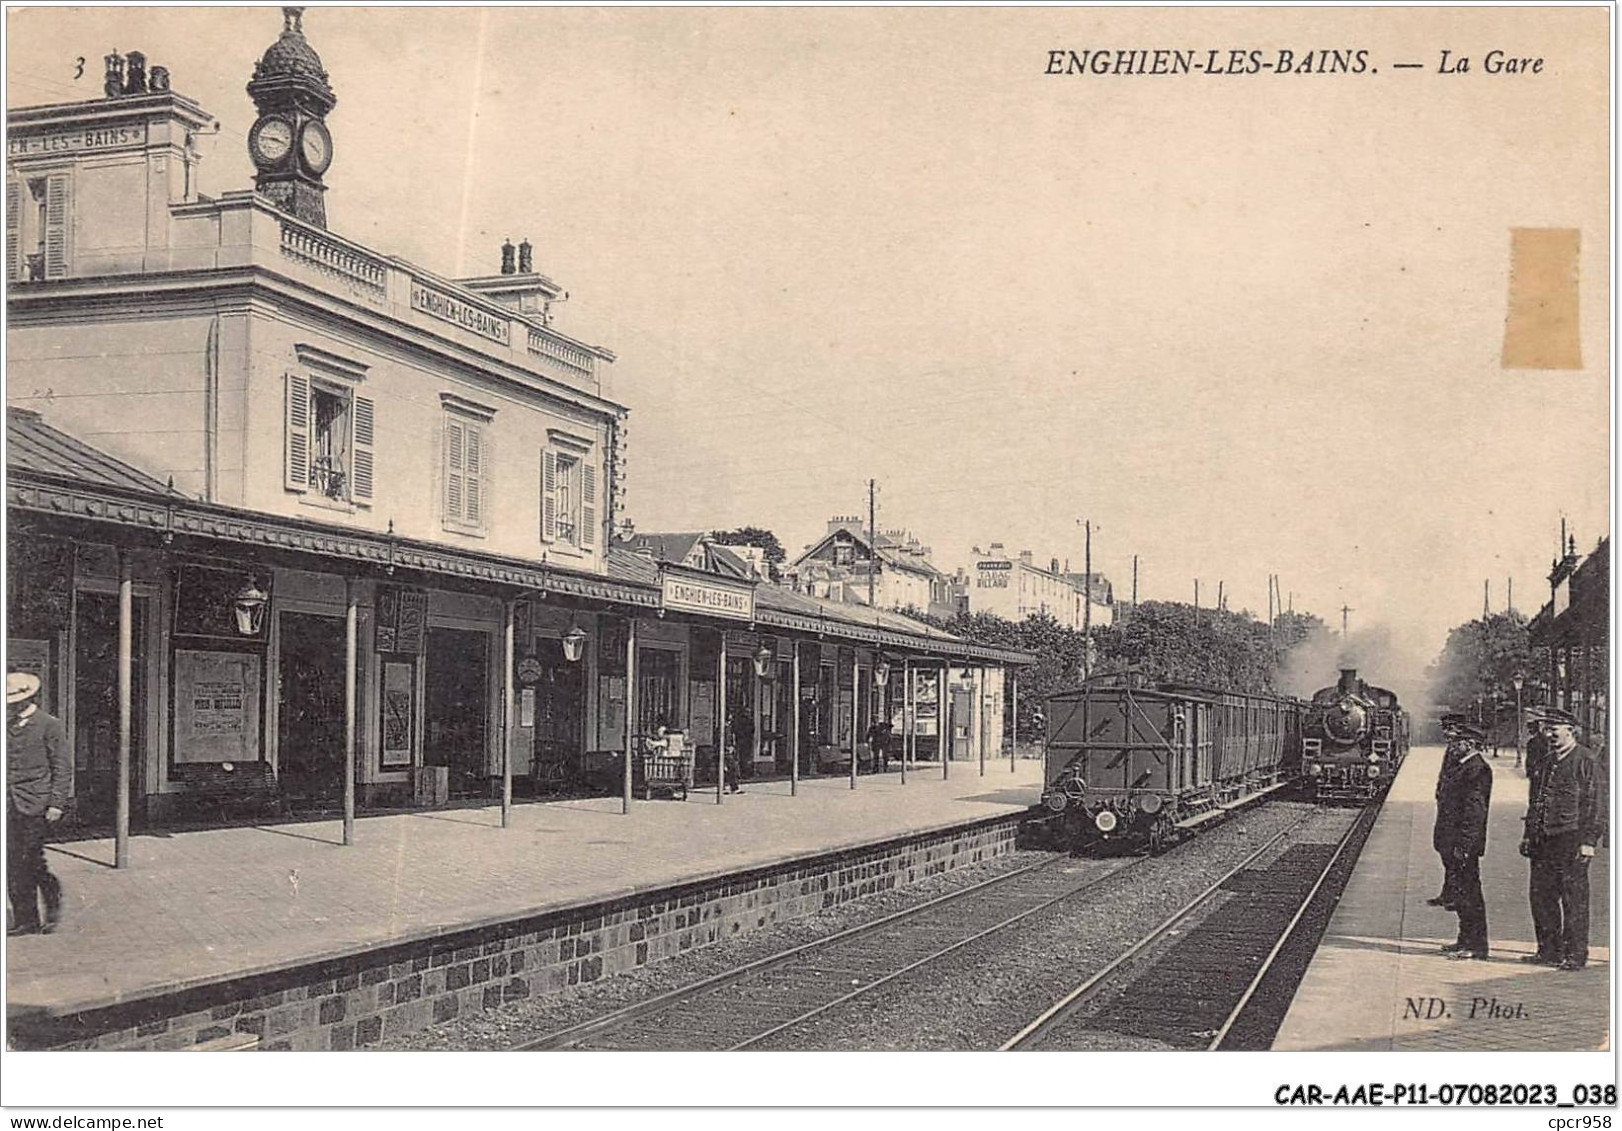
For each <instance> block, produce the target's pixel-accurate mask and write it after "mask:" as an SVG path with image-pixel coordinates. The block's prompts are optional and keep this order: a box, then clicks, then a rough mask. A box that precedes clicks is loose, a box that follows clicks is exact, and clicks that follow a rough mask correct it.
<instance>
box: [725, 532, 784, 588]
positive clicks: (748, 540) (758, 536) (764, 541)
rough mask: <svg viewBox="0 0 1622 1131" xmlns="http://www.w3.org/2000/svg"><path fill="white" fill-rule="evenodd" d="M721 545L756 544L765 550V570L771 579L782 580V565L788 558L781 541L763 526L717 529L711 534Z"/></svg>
mask: <svg viewBox="0 0 1622 1131" xmlns="http://www.w3.org/2000/svg"><path fill="white" fill-rule="evenodd" d="M712 537H713V538H714V539H715V541H716V542H717V543H718V544H719V545H722V546H756V547H758V548H760V549H762V550H764V551H766V572H767V573H768V574H769V575H770V578H771V580H772V581H781V580H783V570H782V568H781V567H782V565H783V563H784V562H785V561H787V560H788V553H787V552H786V551H785V550H784V549H783V543H781V542H779V541H778V540H777V535H775V534H773V533H772V532H771V531H770V530H767V529H766V528H765V527H763V526H740V527H738V529H736V530H717V531H716V532H715V533H714V535H713V536H712Z"/></svg>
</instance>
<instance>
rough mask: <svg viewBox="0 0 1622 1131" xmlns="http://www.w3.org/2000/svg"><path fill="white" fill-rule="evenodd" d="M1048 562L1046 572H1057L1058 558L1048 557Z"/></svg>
mask: <svg viewBox="0 0 1622 1131" xmlns="http://www.w3.org/2000/svg"><path fill="white" fill-rule="evenodd" d="M1050 562H1051V564H1050V565H1049V566H1048V572H1049V573H1058V572H1059V559H1058V558H1052V559H1050Z"/></svg>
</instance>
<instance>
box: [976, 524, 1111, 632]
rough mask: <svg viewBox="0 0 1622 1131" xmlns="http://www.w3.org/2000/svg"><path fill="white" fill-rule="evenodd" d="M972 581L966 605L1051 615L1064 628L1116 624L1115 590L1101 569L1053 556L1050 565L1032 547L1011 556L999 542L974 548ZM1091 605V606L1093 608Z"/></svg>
mask: <svg viewBox="0 0 1622 1131" xmlns="http://www.w3.org/2000/svg"><path fill="white" fill-rule="evenodd" d="M971 572H972V574H973V576H972V577H971V578H970V580H969V584H968V609H969V611H970V612H973V613H992V614H994V615H996V616H999V617H1002V618H1004V619H1005V620H1011V621H1022V620H1025V619H1026V618H1027V617H1032V616H1039V615H1041V616H1050V617H1052V618H1053V619H1054V620H1056V621H1058V622H1059V623H1060V624H1061V625H1063V626H1064V627H1066V628H1074V629H1079V628H1082V627H1083V626H1085V625H1087V624H1095V625H1105V624H1112V623H1114V620H1115V592H1114V588H1113V587H1112V586H1111V585H1110V583H1109V579H1108V578H1106V577H1105V576H1104V575H1103V574H1101V573H1092V574H1088V573H1071V572H1070V571H1069V570H1068V569H1061V568H1060V566H1059V559H1058V558H1053V559H1052V560H1051V561H1050V563H1049V565H1048V568H1046V569H1043V568H1042V567H1041V566H1039V565H1037V564H1036V561H1035V557H1034V555H1033V554H1032V553H1031V551H1029V550H1021V551H1020V552H1019V556H1018V557H1009V556H1008V554H1007V552H1006V551H1005V550H1004V549H1003V544H1002V543H1001V542H993V543H991V545H990V547H989V548H988V549H986V550H984V551H982V550H981V549H980V548H979V547H978V546H976V547H975V550H974V562H973V568H972V571H971ZM1089 605H1090V606H1091V607H1089Z"/></svg>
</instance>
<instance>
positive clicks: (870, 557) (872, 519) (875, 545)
mask: <svg viewBox="0 0 1622 1131" xmlns="http://www.w3.org/2000/svg"><path fill="white" fill-rule="evenodd" d="M876 490H877V484H876V483H875V481H874V480H872V479H869V480H868V481H867V607H868V608H870V609H872V608H877V607H878V602H877V600H876V599H875V596H874V594H875V591H876V590H877V588H878V578H879V529H878V504H877V503H876V502H875V501H874V497H873V496H874V494H875V492H876Z"/></svg>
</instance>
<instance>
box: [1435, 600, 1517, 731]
mask: <svg viewBox="0 0 1622 1131" xmlns="http://www.w3.org/2000/svg"><path fill="white" fill-rule="evenodd" d="M1531 670H1532V641H1531V634H1530V633H1529V632H1528V631H1527V620H1526V618H1525V617H1524V616H1522V615H1521V614H1520V613H1518V612H1508V613H1493V614H1492V615H1491V616H1489V617H1487V618H1485V619H1482V618H1479V617H1478V618H1477V619H1475V620H1472V621H1466V622H1465V623H1464V624H1461V625H1459V626H1458V627H1456V628H1454V629H1453V631H1452V632H1449V633H1448V634H1447V643H1446V644H1444V645H1443V646H1442V652H1441V654H1440V655H1439V656H1437V658H1436V660H1435V661H1434V662H1433V663H1432V664H1431V667H1430V670H1429V672H1428V673H1427V675H1428V676H1429V683H1430V692H1431V699H1432V701H1433V702H1435V703H1438V704H1442V705H1444V706H1448V707H1452V708H1453V709H1454V710H1459V711H1469V712H1471V713H1474V712H1473V711H1471V708H1476V709H1478V710H1479V709H1480V708H1481V707H1482V706H1483V705H1484V704H1486V703H1490V702H1492V701H1494V700H1495V699H1496V701H1497V702H1498V703H1513V702H1514V701H1515V684H1514V679H1515V677H1516V676H1517V675H1519V676H1521V677H1522V678H1525V676H1526V675H1527V673H1528V672H1530V671H1531Z"/></svg>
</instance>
